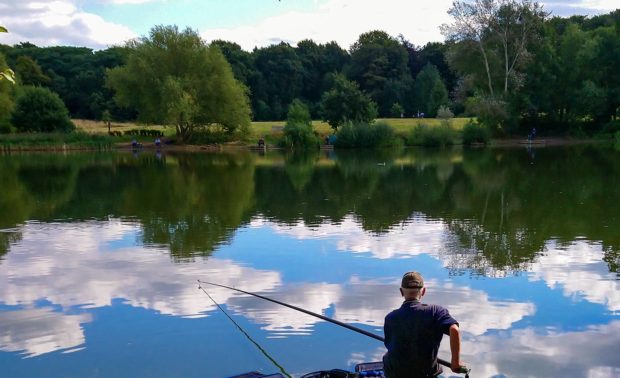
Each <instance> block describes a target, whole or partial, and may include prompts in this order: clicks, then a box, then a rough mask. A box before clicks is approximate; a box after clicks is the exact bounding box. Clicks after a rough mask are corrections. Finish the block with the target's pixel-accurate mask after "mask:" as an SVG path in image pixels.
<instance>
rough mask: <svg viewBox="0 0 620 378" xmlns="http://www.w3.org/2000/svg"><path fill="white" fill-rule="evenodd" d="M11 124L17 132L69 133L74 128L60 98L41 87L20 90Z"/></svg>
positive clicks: (27, 87) (28, 87)
mask: <svg viewBox="0 0 620 378" xmlns="http://www.w3.org/2000/svg"><path fill="white" fill-rule="evenodd" d="M11 122H12V124H13V126H15V127H16V128H17V130H19V131H35V132H37V131H38V132H70V131H72V130H73V129H74V128H75V126H74V125H73V123H71V120H70V119H69V111H68V110H67V107H66V106H65V104H64V103H63V102H62V100H61V99H60V97H59V96H58V95H57V94H56V93H54V92H52V91H50V90H49V89H47V88H43V87H31V86H26V87H23V88H21V89H20V91H19V94H18V96H17V100H16V102H15V108H14V110H13V114H12V117H11Z"/></svg>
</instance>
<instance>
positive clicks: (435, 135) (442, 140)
mask: <svg viewBox="0 0 620 378" xmlns="http://www.w3.org/2000/svg"><path fill="white" fill-rule="evenodd" d="M407 144H408V145H410V146H427V147H445V146H451V145H453V144H454V137H453V131H452V128H451V127H450V125H449V124H448V123H442V124H441V125H440V126H435V127H429V126H427V125H425V124H419V125H417V126H416V127H414V128H413V130H411V133H410V134H409V138H408V139H407Z"/></svg>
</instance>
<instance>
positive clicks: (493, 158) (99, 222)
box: [0, 146, 620, 377]
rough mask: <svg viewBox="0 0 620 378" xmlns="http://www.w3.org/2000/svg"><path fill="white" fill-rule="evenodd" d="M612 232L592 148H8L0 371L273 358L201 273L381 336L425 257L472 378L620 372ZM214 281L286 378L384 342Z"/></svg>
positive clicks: (180, 371)
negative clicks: (285, 151) (20, 151)
mask: <svg viewBox="0 0 620 378" xmlns="http://www.w3.org/2000/svg"><path fill="white" fill-rule="evenodd" d="M619 230H620V152H619V151H618V150H614V149H612V148H604V147H584V146H581V147H571V148H543V149H535V150H529V151H528V150H526V149H525V148H514V149H507V150H502V149H492V150H473V151H468V150H454V151H444V152H437V151H435V152H433V151H425V150H406V151H403V152H390V153H367V152H365V153H338V154H334V153H329V154H325V153H324V154H317V155H304V156H284V155H281V154H267V155H265V156H262V155H257V154H251V153H238V154H225V153H219V154H193V155H190V154H187V155H183V154H181V155H176V154H163V155H161V154H155V153H154V152H149V151H144V152H143V153H140V154H137V155H132V154H123V153H118V154H114V153H110V154H71V155H59V154H58V155H42V154H31V155H0V369H1V372H0V374H1V375H2V376H7V377H34V376H41V377H43V376H45V377H142V376H144V377H147V376H148V377H224V376H229V375H234V374H239V373H242V372H246V371H251V370H258V371H262V372H264V373H271V372H277V371H278V368H277V367H276V366H274V364H273V363H272V362H271V361H270V360H269V359H268V358H267V357H266V356H265V355H264V354H262V353H261V352H260V351H259V349H258V348H257V347H256V346H255V345H254V344H253V343H252V342H251V341H250V340H249V339H248V338H247V337H246V336H245V335H244V334H243V333H241V332H240V331H239V330H238V329H237V328H236V327H235V326H234V325H233V324H232V322H231V321H230V320H229V319H227V318H226V316H225V315H224V314H223V313H222V312H221V311H219V310H218V308H217V307H216V306H215V305H214V303H213V302H212V301H211V300H210V299H209V297H208V296H207V295H205V293H203V292H202V291H200V290H198V288H197V280H198V279H202V280H209V281H214V282H219V283H222V284H227V285H232V286H235V287H238V288H242V289H245V290H248V291H253V292H258V293H261V294H263V295H268V296H271V297H274V298H277V299H280V300H283V301H285V302H289V303H292V304H295V305H297V306H301V307H304V308H307V309H309V310H311V311H314V312H318V313H322V314H325V315H327V316H330V317H333V318H335V319H338V320H341V321H344V322H348V323H352V324H354V325H356V326H358V327H361V328H363V329H366V330H368V331H371V332H376V333H378V334H380V335H382V325H383V318H384V316H385V314H386V313H387V312H388V311H390V310H391V309H393V308H396V307H398V306H399V305H400V303H401V298H400V297H399V293H398V285H399V282H400V277H401V275H402V273H403V272H405V271H407V270H418V271H421V272H422V273H423V274H424V276H425V277H426V281H427V287H428V292H427V296H426V299H427V301H428V302H436V303H440V304H443V305H444V306H446V307H448V308H449V309H450V311H451V313H452V314H453V316H454V317H455V318H456V319H457V320H459V321H460V323H461V329H462V330H463V347H462V349H463V360H465V361H466V362H468V363H469V364H470V365H471V367H472V369H473V372H472V376H476V377H491V376H509V377H519V376H544V377H553V376H574V377H582V376H590V377H614V376H620V358H618V355H619V351H618V349H619V346H620V276H619V272H620V270H619V264H620V257H619V256H620V231H619ZM206 289H207V291H208V293H209V294H210V295H211V296H212V297H213V298H214V299H215V301H217V302H218V303H219V304H221V305H222V307H223V308H224V309H225V310H226V311H227V312H228V313H229V314H230V315H231V316H232V318H233V319H234V320H235V321H236V322H238V324H239V325H240V326H241V327H242V328H243V329H244V330H245V331H246V332H247V334H248V335H249V337H251V338H252V339H253V340H254V341H255V342H256V343H258V344H259V345H261V347H262V348H264V350H265V351H266V352H267V353H268V354H269V355H270V356H271V357H272V358H273V359H274V360H275V361H277V362H278V363H279V364H280V365H281V366H282V367H283V368H284V369H285V370H286V371H287V372H289V373H290V374H292V375H300V374H303V373H306V372H309V371H314V370H319V369H328V368H345V369H351V368H352V367H353V366H354V365H355V364H356V363H359V362H363V361H374V360H379V359H380V357H381V355H382V354H383V353H384V351H385V350H384V348H383V346H382V345H381V343H379V342H377V341H376V340H373V339H370V338H368V337H365V336H362V335H359V334H356V333H353V332H351V331H348V330H346V329H341V328H339V327H336V326H334V325H332V324H329V323H326V322H323V321H320V320H318V319H315V318H312V317H309V316H306V315H303V314H300V313H297V312H294V311H292V310H289V309H287V308H283V307H278V306H276V305H272V304H270V303H267V302H264V301H260V300H258V299H254V298H252V297H248V296H244V295H237V294H236V293H234V292H231V291H227V290H225V289H219V288H212V287H206ZM441 356H442V357H443V358H449V348H448V343H447V340H444V345H443V346H442V352H441Z"/></svg>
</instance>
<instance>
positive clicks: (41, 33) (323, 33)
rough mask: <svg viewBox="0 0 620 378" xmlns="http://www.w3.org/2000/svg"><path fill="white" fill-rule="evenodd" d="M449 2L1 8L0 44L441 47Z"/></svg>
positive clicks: (104, 2) (151, 1) (27, 3)
mask: <svg viewBox="0 0 620 378" xmlns="http://www.w3.org/2000/svg"><path fill="white" fill-rule="evenodd" d="M451 3H452V0H432V1H429V0H415V1H414V0H282V1H277V0H19V1H15V0H0V25H4V26H6V27H8V29H9V31H10V33H9V34H2V35H0V43H4V44H14V43H18V42H25V41H28V42H31V43H34V44H36V45H39V46H50V45H72V46H88V47H92V48H95V49H101V48H105V47H107V46H111V45H119V44H122V43H124V42H125V41H126V40H128V39H131V38H136V37H138V36H141V35H145V34H146V33H147V32H148V30H149V29H150V28H151V27H152V26H154V25H160V24H164V25H170V24H176V25H178V26H180V27H181V28H183V27H185V26H189V27H192V28H194V29H197V30H198V31H200V33H201V35H202V36H203V38H204V39H205V40H207V41H210V40H213V39H226V40H229V41H233V42H237V43H239V44H240V45H241V46H242V47H243V48H245V49H246V50H251V49H252V48H254V47H255V46H259V47H260V46H266V45H269V44H273V43H278V42H280V41H286V42H289V43H291V44H295V43H296V42H298V41H300V40H302V39H307V38H310V39H313V40H315V41H317V42H322V43H324V42H329V41H332V40H333V41H336V42H338V43H339V44H340V45H341V46H342V47H345V48H348V47H349V46H350V45H351V44H352V43H353V42H354V41H355V40H356V39H357V37H358V36H359V35H360V34H361V33H363V32H366V31H369V30H373V29H381V30H385V31H387V32H388V33H390V34H392V35H394V36H396V35H398V34H403V35H404V36H405V38H407V39H408V40H409V41H411V42H413V43H415V44H417V45H423V44H425V43H427V42H429V41H441V40H443V37H442V35H441V34H440V32H439V26H440V25H441V24H443V23H447V22H449V21H450V19H449V18H448V15H447V14H446V11H447V10H448V8H449V7H450V5H451ZM544 4H545V7H546V9H547V10H550V11H552V12H553V14H554V15H560V16H567V15H571V14H590V15H591V14H599V13H605V12H609V11H610V10H613V9H615V8H618V7H619V4H618V0H551V1H546V2H544Z"/></svg>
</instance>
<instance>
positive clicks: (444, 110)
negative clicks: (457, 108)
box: [437, 105, 454, 119]
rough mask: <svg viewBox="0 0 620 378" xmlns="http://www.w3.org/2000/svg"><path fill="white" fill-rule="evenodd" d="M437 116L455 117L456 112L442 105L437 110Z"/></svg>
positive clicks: (442, 117)
mask: <svg viewBox="0 0 620 378" xmlns="http://www.w3.org/2000/svg"><path fill="white" fill-rule="evenodd" d="M437 118H441V119H451V118H454V113H452V111H451V110H450V108H449V107H447V106H445V105H442V106H440V107H439V109H438V110H437Z"/></svg>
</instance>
